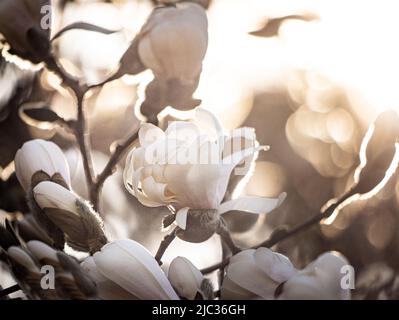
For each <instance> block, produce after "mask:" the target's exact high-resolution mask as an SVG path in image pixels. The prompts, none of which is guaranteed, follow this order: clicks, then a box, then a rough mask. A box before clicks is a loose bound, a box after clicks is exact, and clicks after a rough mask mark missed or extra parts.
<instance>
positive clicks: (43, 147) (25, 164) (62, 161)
mask: <svg viewBox="0 0 399 320" xmlns="http://www.w3.org/2000/svg"><path fill="white" fill-rule="evenodd" d="M15 172H16V175H17V178H18V180H19V183H20V184H21V186H22V187H23V188H24V190H25V191H29V190H30V188H33V187H34V186H35V185H36V184H37V183H39V182H40V181H44V180H53V181H55V182H57V183H59V184H61V185H63V186H64V187H67V188H69V187H70V184H71V178H70V174H69V167H68V163H67V161H66V158H65V156H64V153H63V152H62V150H61V149H60V148H59V147H58V146H57V145H56V144H55V143H53V142H50V141H45V140H41V139H36V140H31V141H28V142H26V143H24V145H23V146H22V148H21V149H19V150H18V152H17V154H16V156H15Z"/></svg>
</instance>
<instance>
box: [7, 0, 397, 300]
mask: <svg viewBox="0 0 399 320" xmlns="http://www.w3.org/2000/svg"><path fill="white" fill-rule="evenodd" d="M53 2H54V4H56V8H57V9H56V10H55V12H54V19H53V30H52V32H53V33H55V32H56V31H57V30H59V29H61V28H62V27H63V26H65V25H68V24H70V23H72V22H75V21H85V22H90V23H93V24H96V25H99V26H101V27H105V28H108V29H113V30H121V31H120V32H118V33H115V34H112V35H102V34H97V33H93V32H85V31H71V32H69V33H67V34H65V35H64V36H63V37H61V38H60V39H59V40H57V42H56V51H57V55H58V56H59V57H60V59H61V61H62V64H63V65H64V66H65V68H67V69H68V71H69V72H71V73H73V74H75V75H76V76H79V77H82V78H84V79H85V80H86V81H88V82H90V83H94V82H99V81H101V80H102V79H105V78H106V76H107V75H108V74H109V73H110V72H112V70H114V69H115V67H116V66H117V64H118V61H119V59H120V57H121V55H122V54H123V53H124V51H125V50H126V48H127V47H128V45H129V41H130V40H131V39H133V37H134V35H135V33H137V32H138V31H139V30H140V27H141V26H142V24H143V23H144V22H145V20H146V18H147V16H148V15H149V13H150V12H151V10H152V8H153V3H152V1H150V0H114V1H94V0H93V1H91V0H81V1H66V0H64V1H61V0H59V1H53ZM398 9H399V4H398V2H397V1H395V0H378V1H377V0H362V1H360V0H347V1H333V0H306V1H303V0H278V1H277V0H213V1H212V2H211V6H210V8H209V10H208V18H209V37H210V38H209V41H210V42H209V49H208V52H207V56H206V58H205V61H204V69H203V73H202V76H201V81H200V86H199V88H198V90H197V92H196V94H195V96H196V97H197V98H199V99H202V101H203V102H202V106H203V107H205V108H208V109H210V110H212V111H214V112H215V113H216V114H217V115H218V116H219V117H220V119H221V120H222V122H223V124H224V126H225V128H226V129H233V128H236V127H240V126H249V127H254V128H255V129H256V133H257V137H258V140H259V142H260V143H261V144H264V145H270V147H271V149H270V151H268V152H265V153H262V154H260V156H259V158H258V161H257V165H256V169H255V172H254V174H253V176H252V177H251V179H250V180H249V183H248V185H247V186H246V187H245V189H244V190H243V193H244V194H248V195H259V196H270V197H274V196H276V195H278V194H279V193H280V192H282V191H286V192H287V193H288V198H287V200H286V201H285V203H284V204H283V206H282V207H280V208H279V209H278V210H276V211H275V212H273V213H272V214H270V215H268V216H267V217H260V218H258V219H256V218H254V217H253V216H237V215H236V216H234V215H231V216H229V217H228V223H229V226H230V228H231V230H233V232H234V238H235V240H236V241H237V242H238V243H239V244H240V245H241V246H243V247H247V246H251V245H254V244H257V243H260V242H262V241H263V240H264V239H266V238H267V237H268V236H269V235H270V233H271V232H272V230H273V229H274V228H275V227H277V226H280V225H282V224H283V225H288V226H293V225H296V224H298V223H300V222H301V221H304V220H305V219H306V218H307V217H309V216H311V215H313V214H315V213H317V212H319V211H320V208H321V207H322V206H323V205H324V204H325V203H326V202H327V201H328V200H330V199H331V198H334V197H336V196H339V195H340V194H342V193H343V192H344V191H345V190H347V188H348V186H350V184H351V183H352V181H353V174H354V171H355V169H356V167H357V166H358V165H359V150H360V146H361V142H362V139H363V137H364V135H365V133H366V131H367V129H368V127H369V125H370V123H372V122H373V121H374V120H375V118H376V117H377V116H378V115H379V114H380V113H381V112H383V111H385V110H388V109H394V110H395V111H399V90H398V88H397V85H398V83H399V81H398V80H399V60H398V57H399V44H398V42H397V41H396V39H397V38H398V36H399V20H398V19H397V12H398ZM282 17H286V18H284V19H283V18H282ZM149 77H150V75H148V74H147V73H145V74H141V75H140V76H136V77H126V76H125V77H123V78H122V79H120V80H117V81H113V82H111V83H108V84H107V85H105V86H104V87H103V88H100V89H96V90H93V91H92V92H91V93H90V96H89V97H88V99H87V101H86V103H87V108H88V110H89V121H90V130H91V137H92V145H93V148H94V149H95V154H94V159H95V163H96V167H97V171H99V170H100V169H101V168H102V167H103V166H104V165H105V163H106V161H107V159H108V155H109V153H110V145H111V146H112V144H113V142H114V141H117V140H118V139H122V138H123V137H124V136H125V135H126V133H127V132H129V131H131V130H134V129H135V128H136V126H137V124H138V120H137V119H136V117H135V115H134V106H135V103H136V101H137V99H138V97H139V95H140V92H141V90H142V87H143V83H146V82H147V80H148V79H149ZM140 84H141V85H140ZM38 101H46V104H47V105H48V106H50V107H51V108H53V109H54V110H55V111H57V113H58V114H60V115H62V116H64V117H65V118H73V117H75V112H76V110H75V107H74V102H73V99H72V97H71V96H70V94H69V93H68V92H67V91H65V90H64V89H63V88H61V86H60V83H59V81H58V80H57V78H55V77H54V76H53V75H52V74H50V73H48V72H46V71H40V72H39V73H35V74H34V73H33V72H32V71H29V69H28V68H27V66H26V65H24V64H22V63H19V64H18V66H16V65H15V64H11V63H10V62H6V60H5V59H4V58H1V57H0V120H1V122H0V178H1V179H0V208H1V209H0V214H5V213H6V212H24V211H26V207H24V205H23V204H22V203H23V201H21V197H23V192H22V191H21V190H20V188H19V186H18V183H17V181H16V178H15V177H14V175H13V174H12V172H13V163H12V160H13V157H14V155H15V152H16V150H17V149H18V148H19V147H20V146H21V145H22V143H23V142H24V141H26V140H28V139H31V138H32V137H40V138H45V139H50V138H51V139H53V140H54V141H55V142H57V143H58V144H59V145H60V146H61V147H62V148H63V149H64V150H65V152H66V154H67V157H68V161H69V163H70V165H71V171H72V176H73V187H74V189H75V190H76V191H77V192H78V193H79V194H81V195H85V193H86V190H85V184H84V178H83V177H84V175H83V174H82V172H83V169H82V165H81V161H80V155H79V152H78V150H77V149H76V148H74V147H73V146H74V143H73V141H74V139H73V136H70V135H68V134H66V133H65V132H63V131H60V130H58V129H57V128H55V127H52V126H51V125H50V124H48V125H43V126H41V127H37V126H35V124H34V123H31V124H30V123H29V121H26V122H27V123H26V122H23V121H21V119H20V117H19V115H18V106H20V105H26V104H28V105H31V104H32V103H35V102H38ZM380 145H381V147H383V146H384V142H383V141H381V144H380ZM378 146H379V144H378V143H377V147H378ZM380 169H381V168H378V163H377V164H376V168H375V170H380ZM398 200H399V183H398V179H397V174H396V173H395V174H394V175H393V176H392V178H391V179H389V180H388V181H387V183H386V185H385V186H384V187H383V188H382V190H380V191H379V192H378V193H376V194H373V196H372V197H371V198H369V199H367V200H362V201H357V202H353V203H351V204H350V205H348V206H346V207H345V208H344V209H343V210H342V211H341V213H340V215H339V216H338V217H337V219H335V220H334V221H333V223H331V224H329V225H321V226H315V227H313V228H311V229H309V230H308V231H305V232H303V233H301V234H300V235H298V236H296V237H293V238H291V239H289V240H287V241H284V242H282V243H281V244H279V245H278V246H277V247H276V250H277V251H279V252H282V253H284V254H286V255H287V256H289V257H290V258H291V260H292V261H293V263H294V264H295V265H296V266H297V267H298V268H299V267H303V266H305V265H306V264H307V263H308V262H310V261H311V260H313V259H314V258H315V257H316V256H317V255H318V254H320V253H321V252H323V251H326V250H337V251H340V252H342V253H343V254H344V255H345V256H346V257H347V258H348V260H349V261H350V263H351V264H352V265H353V266H354V267H355V270H356V290H355V291H354V297H355V298H368V299H375V298H379V299H396V298H399V275H398V276H397V272H398V271H399V234H398V232H397V230H398V229H399V213H398V211H399V207H398V205H399V203H398ZM101 201H102V207H103V212H104V213H105V221H106V226H107V231H108V233H109V234H110V235H112V237H113V238H124V237H127V236H129V237H131V238H133V239H135V240H138V241H140V242H141V243H143V244H144V245H145V246H146V247H147V248H149V250H150V251H152V252H155V251H156V249H157V247H158V245H159V242H160V241H161V239H162V237H163V235H164V234H165V233H161V232H160V225H161V221H162V217H163V216H164V214H166V213H167V212H166V211H165V210H163V209H149V208H144V207H142V206H141V205H140V204H139V203H138V202H137V201H136V200H135V198H134V197H132V196H129V195H128V194H127V192H126V191H125V190H124V187H123V182H122V177H121V168H119V170H118V171H117V173H116V174H115V175H113V176H112V177H111V178H110V179H109V180H108V181H107V182H106V184H105V188H104V191H103V196H102V199H101ZM193 249H195V250H193ZM176 255H185V256H187V257H188V258H189V259H191V260H192V261H193V263H194V264H195V265H196V266H197V267H199V268H203V267H207V266H209V265H211V264H213V263H217V262H219V261H220V259H221V248H220V244H219V239H218V238H217V237H216V236H214V237H213V238H211V239H210V240H208V241H207V242H205V243H203V244H189V243H184V242H183V241H180V240H176V241H175V242H174V243H173V245H172V246H171V247H170V248H169V249H168V251H167V253H166V256H165V261H170V260H171V259H172V258H173V257H175V256H176ZM166 266H167V263H166ZM0 282H1V279H0Z"/></svg>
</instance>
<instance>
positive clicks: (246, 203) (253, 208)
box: [219, 192, 287, 214]
mask: <svg viewBox="0 0 399 320" xmlns="http://www.w3.org/2000/svg"><path fill="white" fill-rule="evenodd" d="M286 196H287V194H286V193H285V192H283V193H281V194H280V195H279V197H278V198H264V197H243V198H238V199H235V200H230V201H227V202H224V203H222V204H221V205H220V207H219V213H220V214H223V213H226V212H229V211H235V210H237V211H243V212H247V213H254V214H266V213H269V212H271V211H273V210H274V209H276V208H278V207H279V206H280V205H281V204H282V202H283V201H284V200H285V198H286Z"/></svg>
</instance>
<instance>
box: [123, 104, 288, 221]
mask: <svg viewBox="0 0 399 320" xmlns="http://www.w3.org/2000/svg"><path fill="white" fill-rule="evenodd" d="M139 140H140V146H139V147H137V148H135V149H133V150H132V151H131V152H130V154H129V155H128V157H127V160H126V167H125V171H124V182H125V186H126V188H127V189H128V190H129V192H130V193H132V194H133V195H134V196H135V197H137V199H138V200H139V201H140V202H141V203H142V204H143V205H145V206H149V207H159V206H168V205H171V206H173V207H174V208H175V209H176V210H178V212H177V214H176V221H177V223H178V225H179V227H181V228H182V229H185V225H186V221H187V213H188V210H189V209H204V210H209V209H211V210H217V212H218V213H219V214H223V213H226V212H229V211H233V210H238V211H244V212H248V213H255V214H261V213H268V212H270V211H271V210H273V209H275V208H276V207H278V206H279V205H280V204H281V202H282V201H283V200H284V198H285V194H284V193H283V194H281V195H280V197H278V198H263V197H242V198H238V199H234V200H230V201H226V202H223V203H222V201H223V198H224V197H225V194H226V190H227V187H228V185H229V181H230V178H231V177H232V175H240V174H242V177H244V176H245V175H246V174H247V173H248V171H249V168H250V167H251V165H252V164H253V161H254V160H255V158H256V156H257V153H258V151H259V150H265V147H262V146H259V143H258V142H257V141H256V135H255V131H254V129H252V128H240V129H235V130H233V131H232V132H230V133H225V132H224V130H223V128H222V125H221V123H220V121H219V119H218V118H217V117H216V116H215V115H214V114H213V113H211V112H210V111H207V110H205V109H203V108H197V109H196V110H195V116H194V117H193V119H191V120H189V121H175V122H172V123H170V124H169V126H168V128H167V129H166V131H163V130H161V129H160V128H158V127H155V126H154V125H151V124H143V126H142V127H141V129H140V131H139Z"/></svg>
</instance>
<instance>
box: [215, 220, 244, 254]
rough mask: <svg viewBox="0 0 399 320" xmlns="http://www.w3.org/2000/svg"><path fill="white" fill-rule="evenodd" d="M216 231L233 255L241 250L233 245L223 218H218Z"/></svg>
mask: <svg viewBox="0 0 399 320" xmlns="http://www.w3.org/2000/svg"><path fill="white" fill-rule="evenodd" d="M216 233H217V234H218V235H220V237H221V238H222V240H223V242H224V243H225V244H226V245H227V246H228V247H229V249H230V250H231V252H232V253H233V255H234V254H236V253H238V252H240V251H241V249H240V248H238V247H237V246H236V245H235V243H234V241H233V238H232V237H231V234H230V232H229V230H228V229H227V226H226V223H225V222H224V220H223V218H220V225H219V227H218V228H217V230H216Z"/></svg>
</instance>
